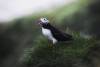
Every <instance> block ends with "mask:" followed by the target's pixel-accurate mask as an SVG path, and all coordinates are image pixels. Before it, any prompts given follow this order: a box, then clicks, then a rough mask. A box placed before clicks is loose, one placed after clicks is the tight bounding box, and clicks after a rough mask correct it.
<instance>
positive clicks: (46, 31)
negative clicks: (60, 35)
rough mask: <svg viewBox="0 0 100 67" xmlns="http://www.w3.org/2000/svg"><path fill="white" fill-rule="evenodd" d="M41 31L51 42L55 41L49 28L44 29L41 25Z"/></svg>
mask: <svg viewBox="0 0 100 67" xmlns="http://www.w3.org/2000/svg"><path fill="white" fill-rule="evenodd" d="M42 33H43V35H44V36H45V37H47V38H48V39H49V40H51V41H52V42H53V44H55V43H57V40H56V39H55V38H54V37H53V35H52V33H51V31H50V30H49V29H45V28H43V27H42Z"/></svg>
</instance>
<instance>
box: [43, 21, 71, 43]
mask: <svg viewBox="0 0 100 67" xmlns="http://www.w3.org/2000/svg"><path fill="white" fill-rule="evenodd" d="M42 27H44V28H46V29H50V30H51V32H52V35H53V37H54V38H55V39H57V40H58V41H69V40H72V36H71V35H69V34H66V33H63V32H61V31H59V30H58V29H56V28H55V27H53V26H52V25H51V24H49V23H48V24H43V25H42Z"/></svg>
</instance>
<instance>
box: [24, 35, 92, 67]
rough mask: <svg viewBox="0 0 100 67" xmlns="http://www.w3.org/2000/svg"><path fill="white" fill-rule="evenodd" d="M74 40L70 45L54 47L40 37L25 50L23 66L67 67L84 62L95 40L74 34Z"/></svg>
mask: <svg viewBox="0 0 100 67" xmlns="http://www.w3.org/2000/svg"><path fill="white" fill-rule="evenodd" d="M73 36H74V40H73V41H72V42H69V43H58V44H56V45H53V44H51V43H49V42H48V41H46V39H45V38H43V37H42V36H39V37H38V38H37V40H36V41H35V45H34V46H33V47H32V48H29V49H26V50H25V55H24V58H23V64H25V65H26V66H27V67H31V66H32V67H66V66H73V65H74V64H75V63H77V62H79V61H80V60H81V61H80V62H83V61H82V60H84V57H85V56H87V54H88V52H89V50H90V48H91V47H93V46H94V44H91V42H92V43H93V40H90V39H84V38H82V37H80V35H79V33H74V34H73Z"/></svg>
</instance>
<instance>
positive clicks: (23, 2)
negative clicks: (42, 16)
mask: <svg viewBox="0 0 100 67" xmlns="http://www.w3.org/2000/svg"><path fill="white" fill-rule="evenodd" d="M74 1H75V0H0V21H9V20H12V19H15V18H18V17H21V16H26V15H29V14H32V13H35V12H37V11H41V10H47V9H50V8H52V7H53V8H55V7H57V6H61V5H64V4H69V3H72V2H74Z"/></svg>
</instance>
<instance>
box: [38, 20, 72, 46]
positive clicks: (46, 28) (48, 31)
mask: <svg viewBox="0 0 100 67" xmlns="http://www.w3.org/2000/svg"><path fill="white" fill-rule="evenodd" d="M49 22H50V21H49V20H48V19H47V18H40V19H39V20H38V24H39V25H40V26H41V31H42V34H43V35H44V36H45V37H46V38H47V39H48V40H50V41H51V42H52V43H53V44H56V43H58V42H64V41H71V40H73V37H72V35H70V34H67V33H64V32H62V31H60V30H58V29H57V28H55V27H54V26H52V25H51V24H50V23H49Z"/></svg>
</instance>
